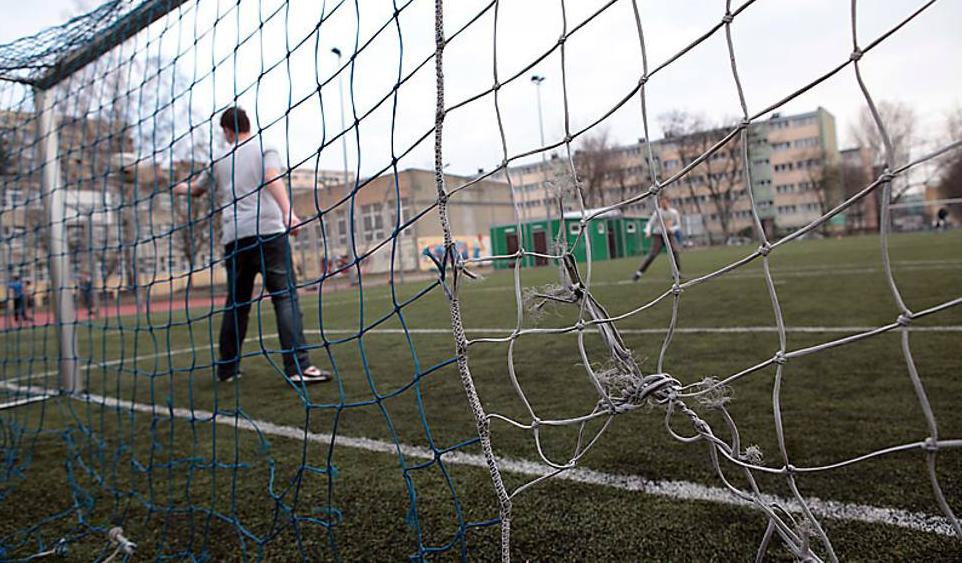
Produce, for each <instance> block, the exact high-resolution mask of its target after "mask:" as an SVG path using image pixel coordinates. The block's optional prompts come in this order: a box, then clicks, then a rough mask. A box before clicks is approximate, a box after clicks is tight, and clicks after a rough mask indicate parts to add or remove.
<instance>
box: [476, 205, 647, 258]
mask: <svg viewBox="0 0 962 563" xmlns="http://www.w3.org/2000/svg"><path fill="white" fill-rule="evenodd" d="M647 222H648V218H647V217H624V216H621V215H620V214H610V215H606V216H599V217H595V218H594V219H592V220H591V221H589V222H588V224H587V226H586V229H585V233H583V234H582V233H581V219H580V214H578V213H567V214H565V217H564V218H563V219H561V220H559V219H552V220H547V219H541V220H537V221H529V222H528V223H525V224H522V225H520V226H519V225H495V226H493V227H491V252H492V254H494V255H498V256H504V255H507V254H514V253H515V252H517V251H518V248H520V245H521V244H524V248H525V250H527V251H529V252H536V253H539V254H557V252H558V251H557V249H556V248H555V244H554V242H555V240H556V237H557V236H558V230H559V229H564V237H565V241H566V243H567V245H568V248H569V249H571V253H572V255H573V256H574V257H575V260H576V261H578V262H586V261H587V259H588V243H589V242H590V244H591V259H592V261H599V260H610V259H613V258H624V257H628V256H637V255H640V254H644V253H646V252H648V248H649V246H650V245H651V241H650V240H649V239H646V238H645V234H644V232H645V224H646V223H647ZM551 262H552V260H549V259H547V258H543V257H541V256H525V257H524V262H523V263H522V266H525V267H532V266H546V265H548V264H549V263H551ZM494 266H495V268H499V269H501V268H510V267H512V266H513V262H512V261H509V260H499V261H497V262H495V264H494Z"/></svg>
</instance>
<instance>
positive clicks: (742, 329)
mask: <svg viewBox="0 0 962 563" xmlns="http://www.w3.org/2000/svg"><path fill="white" fill-rule="evenodd" d="M877 328H878V327H877V326H794V327H785V331H786V332H790V333H806V334H832V333H840V334H857V333H861V332H868V331H870V330H875V329H877ZM512 330H513V329H510V328H474V329H467V330H466V332H467V333H468V334H469V335H471V334H493V335H498V334H501V335H505V336H507V335H510V334H511V331H512ZM667 330H668V329H665V328H622V329H619V332H620V333H621V334H664V333H665V332H666V331H667ZM908 330H909V332H962V325H935V326H912V327H908ZM304 332H305V333H306V334H320V333H321V331H320V330H317V329H313V330H305V331H304ZM406 332H408V333H409V334H451V329H449V328H409V329H407V331H406ZM774 332H778V329H777V328H776V327H774V326H719V327H711V326H702V327H677V328H675V333H676V334H760V333H774ZM324 333H325V334H357V333H358V331H357V330H354V329H346V328H331V329H327V330H325V331H324ZM404 333H405V330H404V329H400V328H375V329H372V330H369V331H367V332H366V333H365V334H404ZM548 335H551V336H553V335H554V334H552V333H531V334H529V335H527V336H548ZM260 338H261V339H263V340H274V339H276V338H277V333H271V334H265V335H263V336H261V337H260ZM469 340H470V339H469ZM198 349H199V350H207V349H208V346H207V345H203V346H202V347H201V348H177V349H174V350H168V351H165V352H158V353H156V354H149V355H146V356H139V357H138V359H139V360H150V359H154V358H163V357H165V356H179V355H182V354H189V353H191V352H193V351H195V350H198ZM124 361H127V362H132V361H133V359H130V358H127V359H125V360H109V361H106V362H99V363H95V364H89V363H85V364H83V365H82V366H80V369H81V370H83V371H89V370H94V369H101V368H105V367H111V366H116V365H120V364H122V363H123V362H124ZM57 373H58V372H57V371H56V370H51V371H45V372H41V373H36V374H34V373H30V374H26V375H19V376H16V377H11V378H9V379H6V380H4V381H6V382H7V383H15V382H18V381H23V380H25V379H32V378H35V379H38V380H43V379H44V378H47V377H50V376H52V375H56V374H57Z"/></svg>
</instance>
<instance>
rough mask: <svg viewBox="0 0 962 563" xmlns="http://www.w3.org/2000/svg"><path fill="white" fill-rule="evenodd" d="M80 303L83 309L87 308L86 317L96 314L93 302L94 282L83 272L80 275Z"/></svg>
mask: <svg viewBox="0 0 962 563" xmlns="http://www.w3.org/2000/svg"><path fill="white" fill-rule="evenodd" d="M78 285H79V289H80V304H81V305H82V306H83V308H84V309H86V310H87V317H88V318H93V317H96V316H97V306H96V303H95V302H94V283H93V280H92V279H90V276H88V275H87V274H83V275H82V276H80V283H79V284H78Z"/></svg>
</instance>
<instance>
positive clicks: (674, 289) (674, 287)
mask: <svg viewBox="0 0 962 563" xmlns="http://www.w3.org/2000/svg"><path fill="white" fill-rule="evenodd" d="M682 291H684V290H683V289H682V288H681V285H679V284H678V282H675V283H674V284H673V285H672V286H671V294H672V295H674V296H675V297H677V296H679V295H681V292H682Z"/></svg>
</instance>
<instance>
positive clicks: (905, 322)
mask: <svg viewBox="0 0 962 563" xmlns="http://www.w3.org/2000/svg"><path fill="white" fill-rule="evenodd" d="M895 322H897V323H899V326H909V324H910V323H911V322H912V314H911V313H902V314H901V315H899V317H898V318H897V319H895Z"/></svg>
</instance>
